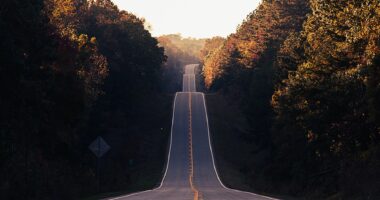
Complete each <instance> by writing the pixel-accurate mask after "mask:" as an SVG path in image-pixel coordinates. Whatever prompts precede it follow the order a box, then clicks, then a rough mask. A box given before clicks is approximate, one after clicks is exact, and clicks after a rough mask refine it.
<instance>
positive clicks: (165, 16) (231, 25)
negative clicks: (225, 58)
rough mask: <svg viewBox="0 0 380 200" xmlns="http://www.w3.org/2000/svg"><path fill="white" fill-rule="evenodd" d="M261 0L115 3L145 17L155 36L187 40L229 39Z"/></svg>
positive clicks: (121, 0)
mask: <svg viewBox="0 0 380 200" xmlns="http://www.w3.org/2000/svg"><path fill="white" fill-rule="evenodd" d="M260 2H261V0H234V1H225V0H223V1H220V0H192V1H189V0H160V1H158V0H114V3H115V4H116V5H118V7H119V8H120V9H122V10H126V11H129V12H132V13H133V14H136V15H137V16H139V17H144V18H145V19H146V20H147V22H148V23H149V24H150V25H151V32H152V34H153V35H154V36H159V35H163V34H172V33H180V34H182V35H183V36H184V37H195V38H208V37H213V36H224V37H225V36H227V35H229V34H231V33H233V32H234V31H235V30H236V27H237V26H238V25H239V24H240V23H241V22H242V20H243V19H244V18H245V17H246V16H247V15H248V14H249V13H250V12H252V11H253V10H254V9H255V8H256V7H257V6H258V5H259V3H260Z"/></svg>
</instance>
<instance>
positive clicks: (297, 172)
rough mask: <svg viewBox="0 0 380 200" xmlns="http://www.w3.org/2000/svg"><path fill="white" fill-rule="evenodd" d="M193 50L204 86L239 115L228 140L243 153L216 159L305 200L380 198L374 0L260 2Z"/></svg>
mask: <svg viewBox="0 0 380 200" xmlns="http://www.w3.org/2000/svg"><path fill="white" fill-rule="evenodd" d="M218 44H219V45H218ZM202 51H203V52H206V54H205V55H204V56H203V57H204V58H203V59H202V60H203V64H204V67H203V75H204V76H205V84H206V86H207V87H208V88H209V90H210V91H211V92H217V93H220V94H223V96H224V98H226V99H227V100H228V101H229V102H230V104H234V105H237V106H238V107H239V108H240V110H241V112H242V113H243V114H244V116H245V118H246V120H247V122H248V125H249V127H248V128H247V130H244V131H237V132H236V134H238V135H237V136H236V137H239V138H241V140H240V142H241V143H243V142H247V143H248V144H249V145H248V146H249V149H248V150H247V152H248V153H249V158H248V159H247V157H242V158H240V160H239V159H238V158H236V157H235V158H232V157H231V156H233V155H232V154H230V155H231V156H230V157H231V158H230V157H225V158H224V159H225V160H229V161H230V163H229V164H230V165H232V166H234V167H235V168H236V169H238V170H239V171H240V173H242V174H243V175H244V177H245V179H244V180H245V181H246V182H247V184H249V185H250V186H251V187H252V188H254V189H255V190H256V191H260V192H264V193H278V194H282V195H291V196H298V197H302V198H311V199H326V198H331V199H378V198H379V197H380V189H379V183H380V182H379V181H380V179H379V177H380V143H379V139H380V118H379V116H380V115H379V111H380V79H379V75H380V74H379V72H380V2H379V1H378V0H339V1H335V0H331V1H321V0H310V2H309V1H304V0H290V1H289V0H277V1H272V0H264V1H263V2H262V3H261V4H260V6H259V7H258V8H257V9H256V10H255V11H253V12H252V13H251V14H250V15H249V16H248V17H247V18H246V20H245V21H244V22H243V23H242V24H241V25H240V26H239V27H238V29H237V31H236V33H234V34H232V35H230V36H229V37H228V38H227V39H226V40H225V41H223V40H221V39H214V40H208V41H207V42H206V45H205V49H204V50H202ZM211 121H212V120H211ZM215 134H217V133H215ZM241 146H244V145H241V144H235V145H234V146H233V148H234V149H229V150H228V149H227V150H225V151H239V150H240V149H239V148H241ZM216 153H218V152H216ZM226 155H227V156H228V154H226ZM223 156H224V155H223ZM222 178H223V177H222ZM235 187H236V186H235Z"/></svg>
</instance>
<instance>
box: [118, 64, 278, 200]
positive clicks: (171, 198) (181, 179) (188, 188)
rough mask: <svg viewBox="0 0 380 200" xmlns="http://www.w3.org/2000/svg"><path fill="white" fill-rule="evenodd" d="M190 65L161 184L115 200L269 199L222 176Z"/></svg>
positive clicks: (176, 102)
mask: <svg viewBox="0 0 380 200" xmlns="http://www.w3.org/2000/svg"><path fill="white" fill-rule="evenodd" d="M195 67H197V65H187V66H186V67H185V74H184V75H183V91H182V92H178V93H177V94H176V96H175V100H174V108H173V119H172V132H171V142H170V149H169V155H168V161H169V162H168V165H167V168H166V171H165V175H164V178H163V180H162V182H161V185H160V186H159V187H158V188H156V189H154V190H149V191H145V192H140V193H135V194H131V195H127V196H121V197H116V198H112V200H116V199H118V200H198V199H199V200H248V199H250V200H269V199H273V198H270V197H265V196H260V195H256V194H252V193H247V192H242V191H237V190H231V189H228V188H226V187H225V186H224V185H223V184H222V183H221V181H220V180H219V177H218V174H217V172H216V169H215V165H214V160H213V159H214V158H213V154H212V148H211V144H210V136H209V130H208V119H207V111H206V104H205V98H204V94H203V93H200V92H196V87H195V75H194V68H195Z"/></svg>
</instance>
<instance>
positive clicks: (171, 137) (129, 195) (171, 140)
mask: <svg viewBox="0 0 380 200" xmlns="http://www.w3.org/2000/svg"><path fill="white" fill-rule="evenodd" d="M177 95H178V92H177V93H175V96H174V103H173V113H172V126H171V130H170V145H169V152H168V160H167V162H166V169H165V173H164V176H163V177H162V180H161V183H160V186H158V187H157V188H155V189H151V190H145V191H142V192H136V193H132V194H128V195H124V196H119V197H115V198H111V199H108V200H117V199H122V198H127V197H131V196H136V195H139V194H143V193H146V192H151V191H155V190H158V189H160V188H161V187H162V185H163V183H164V181H165V178H166V174H167V173H168V168H169V164H170V154H171V151H172V142H173V124H174V113H175V106H176V100H177Z"/></svg>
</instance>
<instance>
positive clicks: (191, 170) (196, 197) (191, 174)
mask: <svg viewBox="0 0 380 200" xmlns="http://www.w3.org/2000/svg"><path fill="white" fill-rule="evenodd" d="M189 82H190V79H189ZM189 161H190V163H189V165H190V166H189V181H190V187H191V190H192V191H193V193H194V200H199V199H202V198H201V195H200V192H199V190H198V189H197V188H196V187H195V185H194V156H193V129H192V109H191V92H189Z"/></svg>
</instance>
